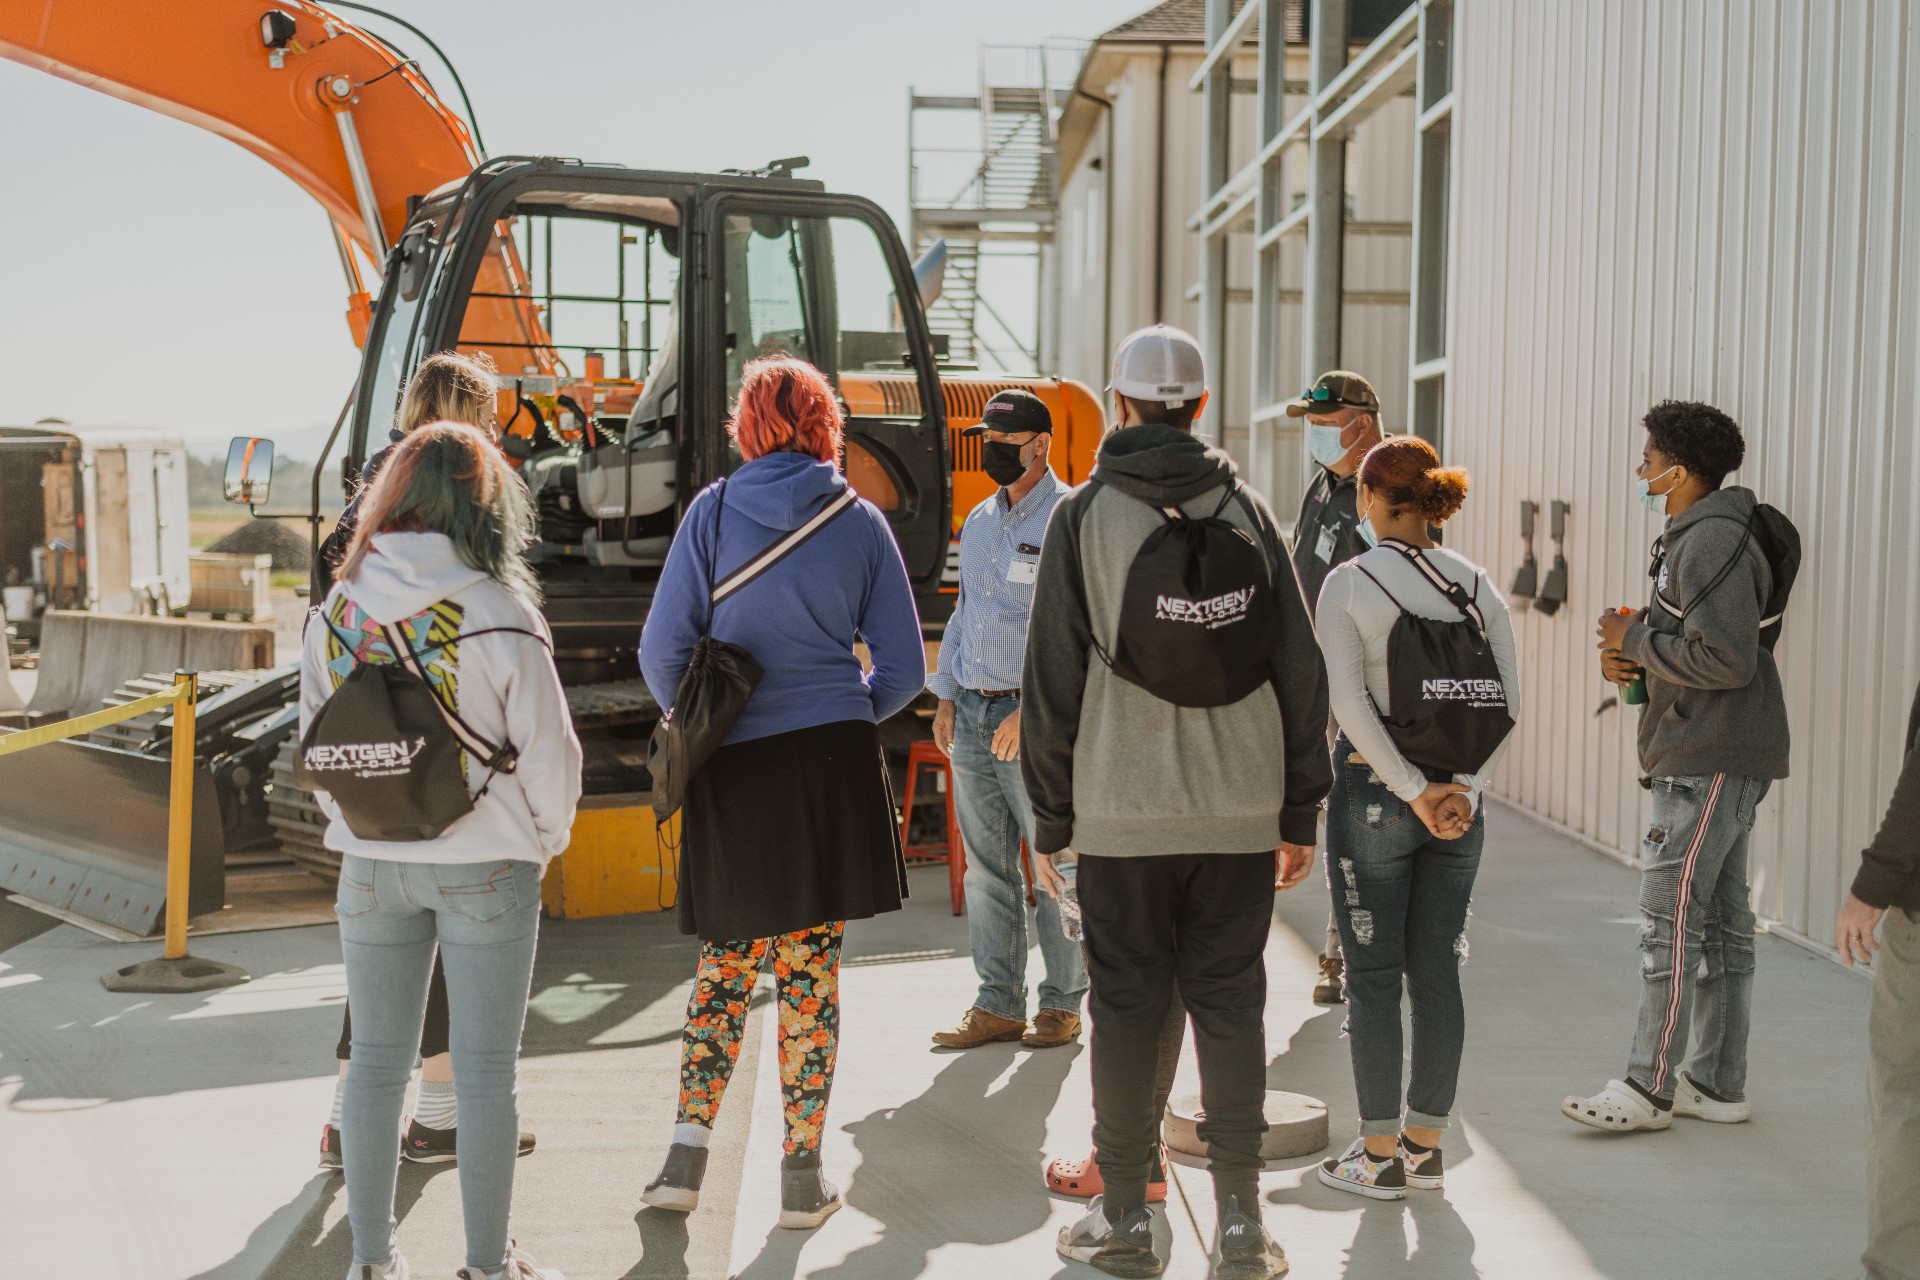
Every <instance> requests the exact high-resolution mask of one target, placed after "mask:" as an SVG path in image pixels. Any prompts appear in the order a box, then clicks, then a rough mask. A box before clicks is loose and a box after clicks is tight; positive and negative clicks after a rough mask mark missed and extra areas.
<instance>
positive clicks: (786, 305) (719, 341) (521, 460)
mask: <svg viewBox="0 0 1920 1280" xmlns="http://www.w3.org/2000/svg"><path fill="white" fill-rule="evenodd" d="M915 289H916V284H915V281H914V277H913V273H912V266H911V263H910V262H909V260H908V258H907V255H906V250H905V247H904V246H903V245H902V244H901V242H900V238H899V235H898V233H897V232H896V231H895V229H894V227H893V224H892V222H891V221H890V220H889V219H888V217H887V216H886V214H885V213H884V212H883V211H882V210H881V209H879V208H878V207H877V206H875V205H873V204H872V203H871V202H870V201H867V200H863V199H859V198H855V197H849V196H838V195H829V194H828V193H827V192H826V191H825V190H824V189H823V188H822V187H821V185H820V184H819V183H816V182H810V181H804V180H800V179H796V178H793V177H792V176H790V170H788V169H784V168H778V167H776V168H773V169H770V170H768V171H762V172H760V173H754V174H723V175H694V174H673V173H650V172H643V171H639V170H632V169H626V168H622V167H619V166H612V165H588V164H582V163H579V162H577V161H571V160H557V159H552V158H539V159H525V158H521V159H505V160H496V161H492V162H490V163H488V164H486V165H484V166H483V167H481V168H480V169H477V170H475V171H474V173H473V174H471V175H470V176H469V177H468V178H466V179H465V180H463V181H461V182H459V183H451V184H448V185H447V186H446V187H443V188H441V189H440V190H438V191H435V192H433V193H431V194H430V195H429V196H427V197H426V198H425V199H424V200H422V201H421V202H419V204H418V205H417V207H416V208H415V209H414V211H413V214H412V216H411V217H410V218H409V220H408V224H407V226H406V228H405V230H404V231H403V233H402V234H401V236H400V237H399V239H398V241H397V243H396V246H395V249H394V252H393V256H392V258H391V259H390V261H389V264H388V270H387V273H386V282H385V285H384V287H383V289H382V292H381V295H380V298H379V300H378V302H377V304H376V306H375V309H374V314H373V320H372V326H371V330H370V333H369V340H368V343H367V348H366V354H365V356H364V360H363V365H362V370H361V377H360V384H359V387H358V389H357V393H356V400H355V403H354V406H353V415H352V429H351V433H350V436H349V440H348V445H347V448H346V451H345V456H344V457H343V459H342V469H343V473H344V474H345V475H346V476H348V477H351V476H355V475H357V474H358V471H359V468H360V466H361V465H362V463H363V462H364V460H365V458H366V456H367V454H368V453H369V452H370V451H371V450H373V449H375V448H378V447H379V446H380V445H381V444H383V443H384V442H385V440H386V434H387V428H388V425H389V423H390V422H391V421H392V418H393V416H394V414H395V412H396V410H397V409H398V407H399V403H400V397H401V394H402V391H403V389H404V386H405V382H406V378H407V375H408V374H409V373H410V371H411V370H412V369H413V368H414V367H415V366H416V365H417V364H418V363H419V362H420V360H421V359H423V358H424V357H425V356H427V355H428V354H430V353H432V352H435V351H444V350H448V349H459V350H462V351H475V352H481V351H483V352H485V353H486V354H488V355H489V356H490V357H491V358H492V359H493V361H494V364H495V367H496V368H497V369H498V370H499V377H500V386H501V392H500V397H501V398H500V403H499V405H498V406H497V416H498V420H499V422H500V423H501V424H502V432H503V434H502V447H503V449H505V450H506V452H507V453H508V455H509V456H510V457H511V458H513V459H514V460H515V461H516V463H517V465H518V466H519V468H520V472H521V475H522V476H523V477H524V478H525V479H526V481H527V483H528V486H529V488H530V490H531V491H532V492H533V494H534V497H535V499H536V504H537V507H538V510H539V512H540V517H541V522H540V523H541V530H540V542H539V544H538V545H537V546H536V547H535V548H534V549H533V551H532V553H531V558H532V559H533V560H534V561H535V562H536V565H537V567H538V568H539V570H540V572H541V575H542V578H543V585H544V586H545V588H546V596H547V602H548V604H547V610H548V615H549V618H550V620H551V622H552V623H553V626H554V631H555V638H556V641H557V649H558V651H559V656H560V658H561V660H562V673H563V675H569V674H571V676H572V678H574V679H577V680H580V681H582V682H587V681H591V680H594V679H596V678H597V679H611V678H615V676H616V673H617V674H618V675H630V674H631V672H632V671H633V660H634V650H635V645H636V643H637V639H638V634H639V627H640V624H641V622H642V621H643V620H644V617H645V613H646V607H647V603H648V601H649V600H650V598H651V595H652V586H653V583H654V582H655V581H656V580H657V578H658V574H659V569H660V566H661V565H662V564H663V563H664V561H665V558H666V552H667V548H668V546H669V545H670V543H671V541H672V536H673V531H674V529H675V527H676V525H677V523H678V520H679V515H680V513H681V512H682V511H684V510H685V508H686V504H687V503H688V502H689V501H690V500H691V499H692V497H693V495H694V494H695V493H696V492H698V490H699V489H700V488H701V487H702V486H703V485H705V484H707V483H709V482H710V481H712V480H714V479H716V478H717V477H719V476H722V475H725V474H726V473H728V472H729V471H731V470H733V469H734V468H735V467H737V466H738V465H739V464H740V461H741V459H740V455H739V453H738V451H737V450H736V449H735V448H734V446H733V444H732V442H731V440H730V439H729V438H728V436H727V433H726V430H725V423H726V418H727V413H728V410H729V407H730V406H731V404H732V401H733V398H734V395H735V393H736V392H737V391H738V389H739V385H740V377H741V371H742V369H743V368H744V366H745V364H746V363H747V361H748V360H750V359H752V358H754V357H756V356H765V355H778V354H788V355H794V356H798V357H800V358H801V359H804V360H807V361H809V362H811V363H813V364H814V365H816V366H818V367H819V368H820V369H821V370H822V371H823V372H825V373H826V374H827V376H828V377H829V378H830V379H832V380H833V382H834V385H835V386H836V388H838V389H839V391H840V394H841V398H842V402H843V404H846V405H847V406H848V407H849V417H848V422H847V431H846V453H845V461H844V465H845V468H846V471H847V474H848V477H849V479H850V480H851V481H852V483H853V485H854V487H855V488H856V489H857V490H858V491H859V492H860V493H861V495H862V496H864V497H866V498H868V499H869V500H870V501H872V502H873V503H874V504H875V505H877V506H879V507H880V508H881V510H883V511H885V512H886V513H887V516H888V518H889V520H890V521H891V523H892V526H893V530H894V534H895V536H896V538H897V539H898V540H899V544H900V549H901V554H902V557H903V558H904V560H905V562H906V565H907V569H908V572H909V574H910V575H911V576H912V577H913V578H914V580H915V583H916V587H917V589H918V590H919V592H920V594H921V596H922V600H923V606H924V607H925V609H926V610H927V611H928V612H930V613H942V612H944V611H943V610H941V608H940V603H941V599H942V598H941V596H940V595H939V587H940V578H941V574H942V570H943V568H944V566H945V560H946V553H947V543H948V541H949V537H950V529H951V519H952V494H951V480H950V473H949V470H948V459H947V430H946V422H945V405H944V402H943V399H942V397H941V395H940V394H939V384H938V381H937V376H936V369H935V360H934V354H933V342H932V339H931V336H930V334H929V332H928V330H927V327H926V323H925V319H924V317H923V315H922V313H921V309H920V308H919V307H918V306H917V305H915V304H914V302H913V300H912V299H913V291H914V290H915ZM903 298H906V299H908V302H907V304H906V305H902V302H901V299H903ZM881 385H884V386H885V388H886V394H880V393H879V392H877V391H876V387H878V386H881ZM570 666H571V667H572V670H571V672H570Z"/></svg>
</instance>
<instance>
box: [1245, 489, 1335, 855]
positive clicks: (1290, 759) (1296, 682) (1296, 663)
mask: <svg viewBox="0 0 1920 1280" xmlns="http://www.w3.org/2000/svg"><path fill="white" fill-rule="evenodd" d="M1243 494H1244V491H1243ZM1247 509H1248V511H1249V512H1250V513H1251V514H1252V516H1253V519H1254V522H1255V523H1256V524H1257V525H1258V526H1259V527H1260V537H1261V541H1262V542H1264V543H1265V544H1266V551H1267V562H1268V563H1269V564H1271V565H1272V566H1273V570H1274V572H1273V593H1274V599H1275V602H1276V603H1277V604H1278V605H1279V609H1280V627H1279V632H1278V634H1277V635H1276V636H1275V637H1274V645H1273V656H1272V657H1271V658H1270V659H1269V662H1268V669H1269V670H1270V671H1271V673H1272V675H1273V691H1274V695H1275V696H1276V697H1278V698H1279V700H1280V726H1281V731H1282V732H1283V733H1284V734H1285V735H1286V747H1287V779H1286V794H1285V798H1284V800H1283V802H1282V807H1281V810H1280V838H1281V839H1282V840H1283V841H1285V842H1286V843H1288V844H1304V845H1311V844H1314V843H1316V842H1317V838H1318V825H1317V824H1318V814H1319V810H1320V804H1321V802H1322V801H1323V800H1325V799H1326V798H1327V793H1328V792H1329V791H1331V790H1332V789H1333V761H1332V758H1331V757H1330V756H1329V755H1328V752H1327V664H1326V660H1325V659H1324V658H1322V657H1321V654H1320V642H1319V641H1318V640H1317V639H1315V637H1314V634H1313V622H1312V620H1311V619H1310V618H1309V617H1308V614H1307V604H1306V598H1305V596H1304V595H1302V593H1301V590H1300V579H1299V577H1298V576H1297V574H1296V573H1295V570H1294V565H1293V560H1292V558H1291V557H1290V556H1288V555H1287V547H1286V543H1285V542H1284V541H1282V539H1281V537H1280V531H1279V530H1278V529H1277V528H1275V527H1274V523H1273V516H1272V515H1271V514H1270V513H1269V512H1268V511H1267V509H1266V508H1265V507H1264V506H1262V505H1261V504H1260V503H1259V501H1257V500H1250V501H1248V503H1247Z"/></svg>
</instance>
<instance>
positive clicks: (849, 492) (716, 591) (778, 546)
mask: <svg viewBox="0 0 1920 1280" xmlns="http://www.w3.org/2000/svg"><path fill="white" fill-rule="evenodd" d="M859 501H860V495H859V494H857V493H855V492H854V491H853V487H852V486H851V485H849V486H848V487H847V488H845V489H843V490H842V491H841V492H840V496H839V497H837V498H835V499H834V500H833V501H831V502H829V503H828V504H827V505H826V506H824V507H822V508H821V509H820V510H819V511H817V512H815V513H814V515H813V517H812V518H811V519H809V520H808V521H807V522H806V523H805V524H803V525H801V526H800V527H799V528H798V529H795V530H794V531H793V532H792V533H789V534H787V535H786V536H785V537H784V538H781V539H780V540H779V541H778V542H776V543H774V544H773V545H772V546H770V547H768V548H767V549H766V550H765V551H762V552H761V553H760V554H759V555H757V556H755V557H754V558H753V559H751V560H749V561H747V563H745V564H743V565H741V566H740V567H739V568H738V569H735V570H734V571H733V572H732V573H730V574H728V575H727V576H726V577H725V578H723V579H721V580H720V584H719V585H718V586H716V587H714V588H713V591H712V593H711V595H710V596H709V597H708V598H709V599H710V600H712V602H713V604H714V605H715V606H716V607H717V606H718V605H719V604H720V602H721V601H723V600H725V599H726V598H727V597H728V596H730V595H733V594H734V593H735V592H737V591H739V590H740V589H741V588H742V587H745V586H746V585H747V584H748V583H750V582H752V581H753V580H754V579H755V578H758V577H759V576H760V575H761V574H763V573H765V572H766V571H767V570H769V569H771V568H773V567H774V566H775V565H777V564H779V563H780V562H781V561H782V560H784V559H786V558H787V557H788V556H789V555H792V554H793V553H794V552H795V551H798V550H799V549H800V548H801V546H803V545H804V544H805V543H806V541H807V540H808V539H809V538H811V537H813V535H814V534H816V533H818V532H820V531H821V530H822V529H824V528H826V527H827V526H828V525H829V524H831V523H833V520H834V517H836V516H838V515H839V514H840V513H841V512H843V511H845V510H847V509H848V508H850V507H852V506H853V505H854V504H855V503H857V502H859Z"/></svg>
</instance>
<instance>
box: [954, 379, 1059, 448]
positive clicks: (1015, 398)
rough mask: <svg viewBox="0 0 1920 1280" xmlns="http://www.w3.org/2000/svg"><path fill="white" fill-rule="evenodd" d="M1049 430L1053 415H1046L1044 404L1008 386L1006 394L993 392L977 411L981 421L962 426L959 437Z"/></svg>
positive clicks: (1029, 394)
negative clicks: (992, 432)
mask: <svg viewBox="0 0 1920 1280" xmlns="http://www.w3.org/2000/svg"><path fill="white" fill-rule="evenodd" d="M1052 430H1053V415H1052V414H1051V413H1048V412H1047V402H1046V401H1044V400H1042V399H1041V398H1040V397H1039V396H1037V395H1035V394H1033V392H1031V391H1023V390H1021V389H1020V388H1019V387H1009V388H1007V389H1006V390H1005V391H999V392H995V393H994V395H993V398H992V399H990V400H988V401H987V403H986V406H985V407H984V408H982V409H981V410H980V421H978V422H976V423H974V424H973V425H972V426H970V427H963V428H962V429H961V431H960V434H961V435H963V436H977V435H984V434H985V433H986V432H988V431H1005V432H1007V433H1008V434H1010V435H1018V434H1019V433H1021V432H1023V431H1046V432H1052Z"/></svg>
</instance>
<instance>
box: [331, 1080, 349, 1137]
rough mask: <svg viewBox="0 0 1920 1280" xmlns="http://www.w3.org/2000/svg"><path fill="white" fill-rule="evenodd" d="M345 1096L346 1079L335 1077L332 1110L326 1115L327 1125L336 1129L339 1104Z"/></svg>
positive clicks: (338, 1119) (338, 1118) (338, 1123)
mask: <svg viewBox="0 0 1920 1280" xmlns="http://www.w3.org/2000/svg"><path fill="white" fill-rule="evenodd" d="M346 1096H347V1078H346V1077H345V1076H335V1077H334V1080H333V1110H332V1111H329V1112H328V1113H327V1123H328V1124H330V1125H332V1126H333V1127H334V1128H336V1129H338V1128H339V1127H340V1104H341V1102H342V1101H343V1100H344V1099H345V1098H346Z"/></svg>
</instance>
